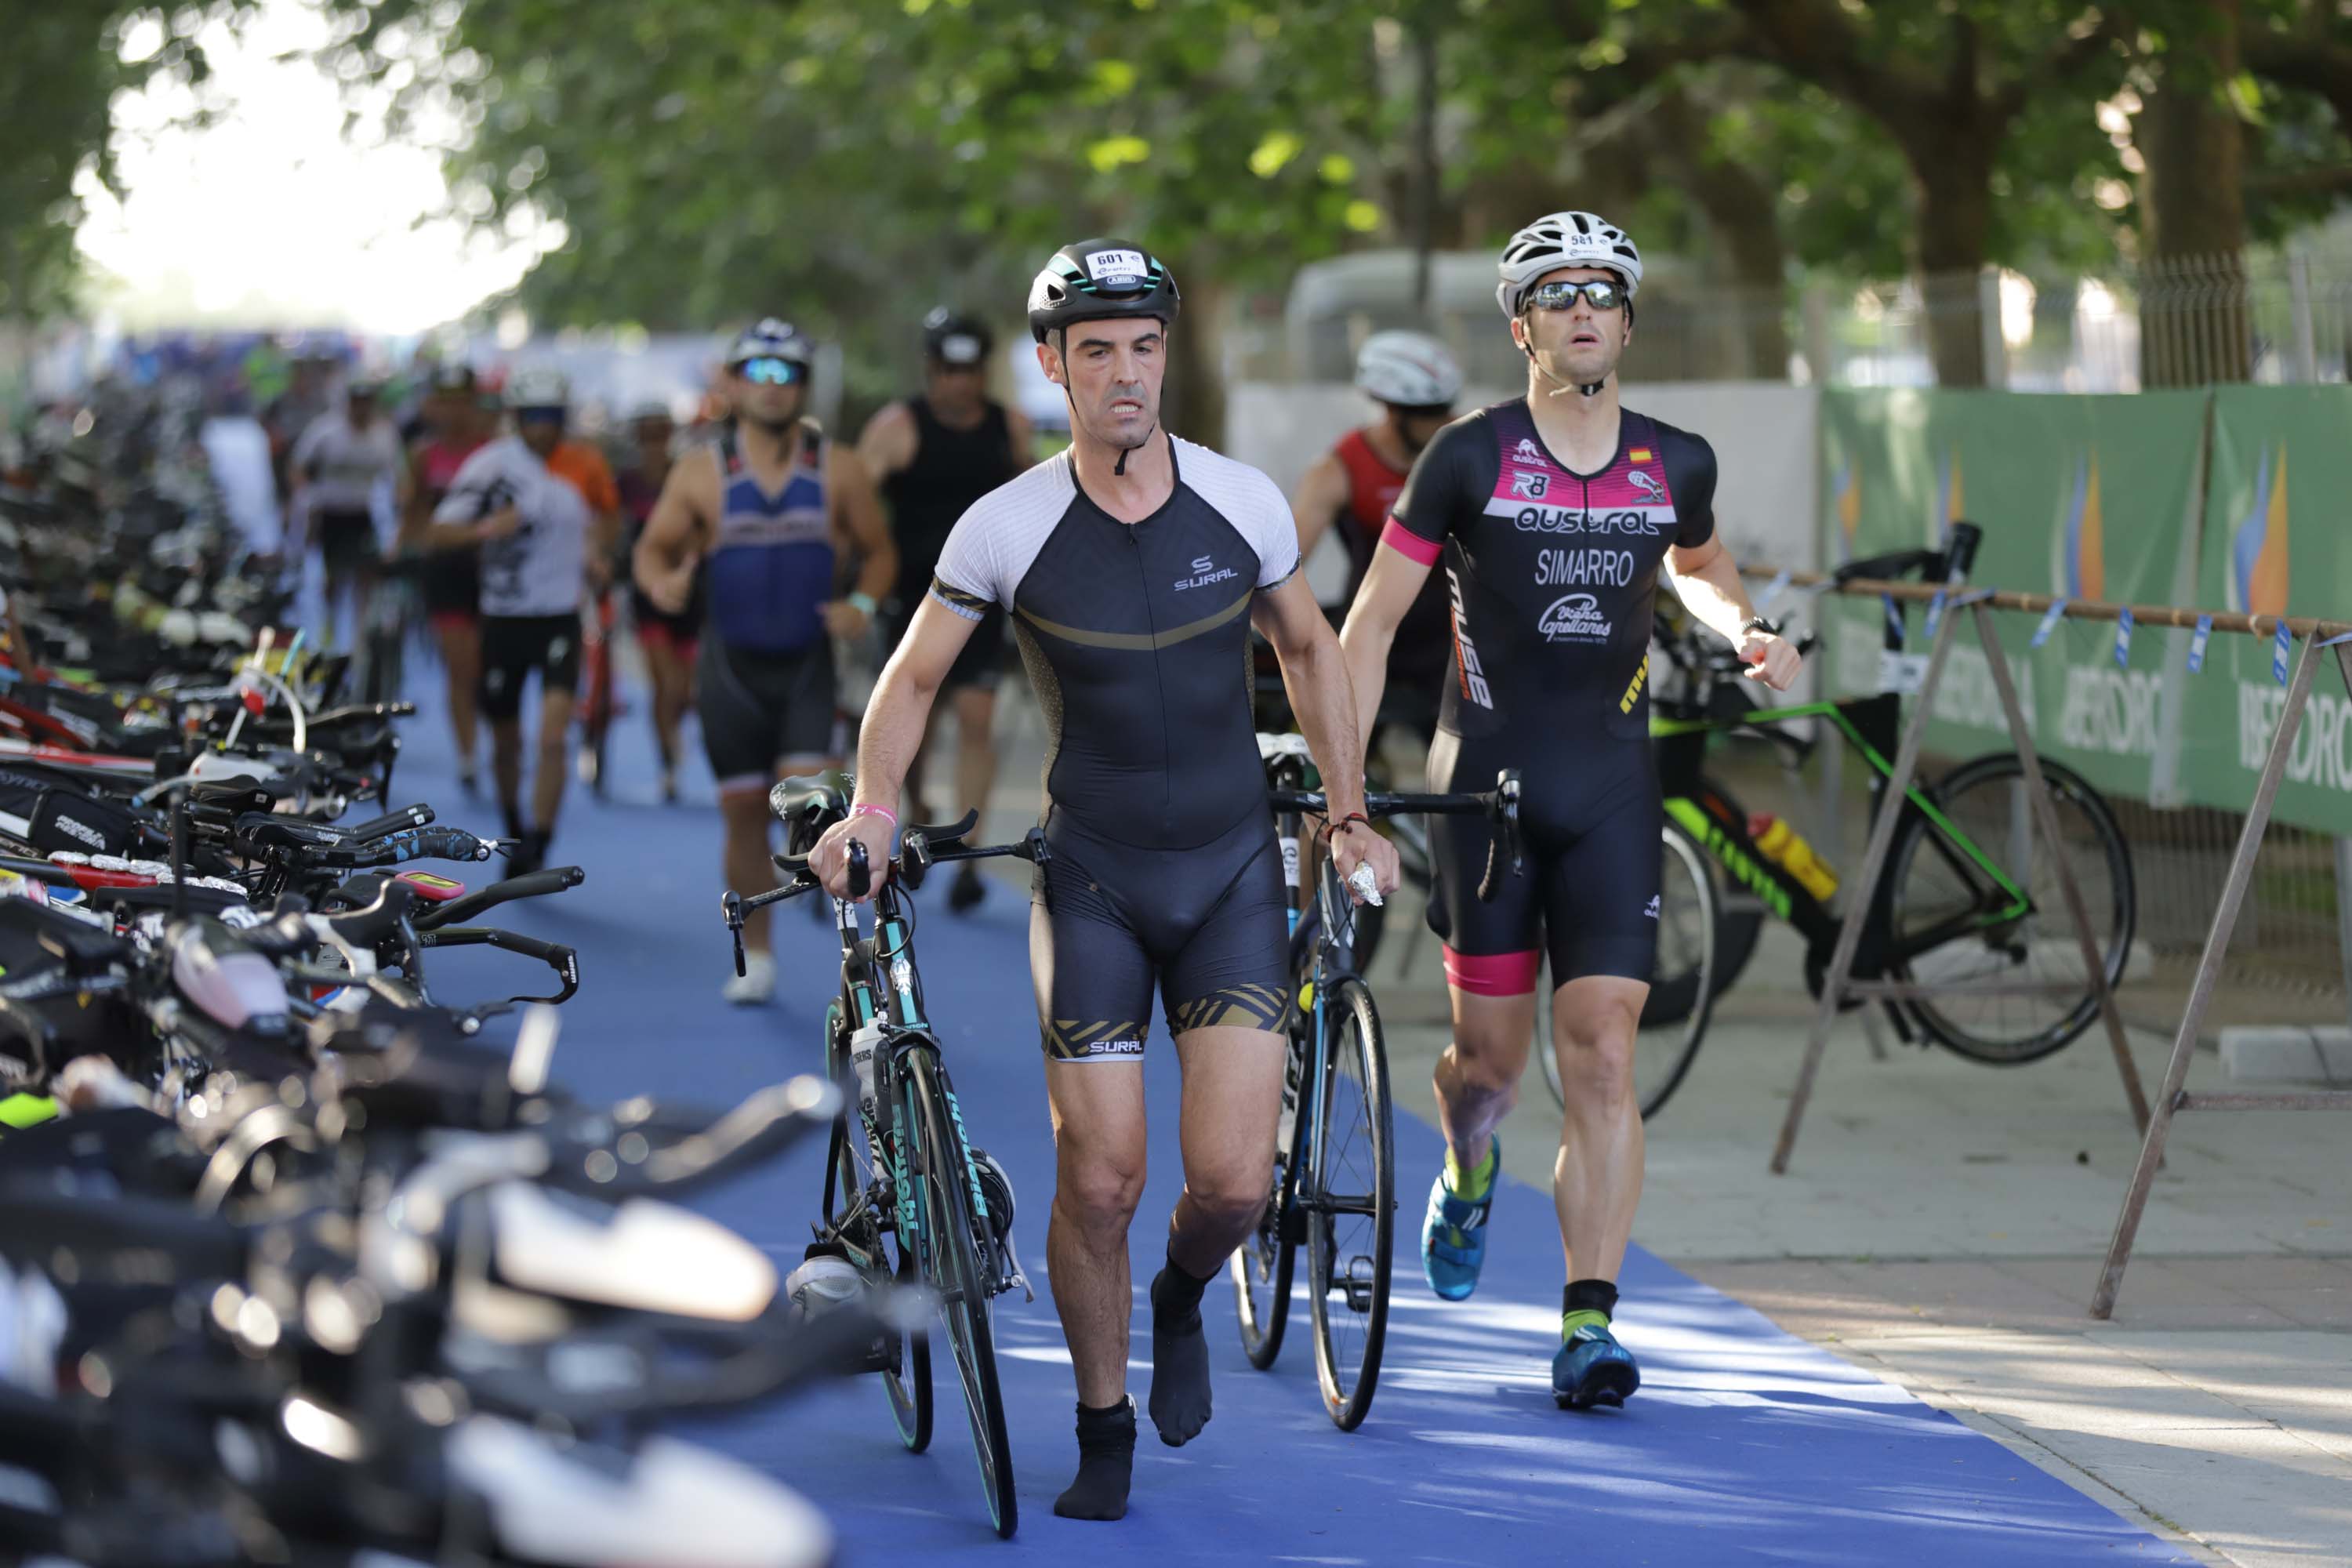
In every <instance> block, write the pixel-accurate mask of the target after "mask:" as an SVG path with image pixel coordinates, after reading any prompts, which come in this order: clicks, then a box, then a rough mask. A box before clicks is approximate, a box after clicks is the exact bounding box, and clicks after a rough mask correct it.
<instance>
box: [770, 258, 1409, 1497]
mask: <svg viewBox="0 0 2352 1568" xmlns="http://www.w3.org/2000/svg"><path fill="white" fill-rule="evenodd" d="M1176 311H1177V294H1176V280H1175V279H1173V278H1172V277H1171V276H1170V275H1169V271H1168V268H1166V267H1165V266H1164V265H1162V264H1161V263H1160V261H1159V260H1158V259H1157V258H1154V257H1152V256H1151V255H1150V254H1149V253H1148V252H1146V251H1145V250H1144V249H1143V248H1142V247H1139V246H1136V245H1131V244H1126V243H1122V242H1119V241H1116V240H1085V241H1081V242H1079V243H1077V244H1075V245H1067V246H1065V247H1062V248H1061V249H1060V250H1058V251H1056V252H1055V255H1054V257H1053V259H1052V260H1050V261H1049V262H1047V263H1046V265H1045V270H1044V271H1043V272H1041V273H1039V274H1038V275H1037V279H1036V282H1035V283H1034V285H1033V286H1032V288H1031V289H1030V294H1029V327H1030V331H1031V333H1032V335H1034V337H1035V338H1036V340H1037V363H1039V365H1040V366H1042V367H1043V368H1044V370H1045V374H1046V376H1047V377H1048V378H1049V379H1051V380H1052V381H1053V382H1055V384H1058V385H1059V386H1060V387H1061V388H1062V389H1063V392H1064V394H1065V395H1066V396H1067V398H1068V400H1069V405H1070V432H1071V437H1072V440H1071V445H1070V448H1069V450H1068V451H1066V452H1064V453H1063V454H1061V455H1060V456H1058V457H1056V458H1053V459H1051V460H1050V461H1047V462H1044V463H1040V464H1039V465H1037V466H1036V467H1035V468H1031V469H1029V470H1028V471H1027V472H1025V473H1024V474H1022V475H1021V476H1020V477H1018V478H1016V479H1013V480H1012V481H1011V482H1010V483H1008V484H1005V485H1003V486H1001V487H999V488H998V489H994V490H992V491H990V492H989V493H988V494H987V495H985V496H983V497H982V498H981V499H980V500H978V501H976V502H975V503H973V505H972V506H971V510H968V511H966V512H965V513H964V514H963V516H962V518H961V520H959V521H957V523H956V525H955V528H954V530H953V531H951V532H950V534H949V536H948V541H947V544H946V546H945V548H944V549H943V550H942V551H941V552H940V563H939V569H938V572H937V574H936V575H935V576H934V577H933V579H932V582H931V587H930V592H929V595H928V596H927V597H926V598H925V599H924V601H923V603H922V605H921V607H920V608H919V610H917V611H916V613H915V616H914V620H913V623H912V624H911V625H910V626H908V631H907V635H906V637H905V638H904V639H903V640H902V641H901V642H900V643H899V645H898V652H897V653H896V654H895V655H894V656H892V658H891V659H890V662H889V664H888V665H887V667H886V668H884V669H883V672H882V679H881V681H880V684H879V685H877V687H876V689H875V691H874V698H873V700H872V702H871V703H869V704H868V706H867V708H866V723H865V730H864V736H863V741H862V742H861V744H860V746H859V749H858V766H857V799H856V805H855V806H854V807H853V808H852V811H851V815H850V816H849V817H848V819H847V820H845V821H844V822H842V823H840V824H838V825H836V826H835V827H833V828H832V829H830V830H829V831H828V832H827V833H826V834H825V835H824V838H823V839H822V840H821V841H820V842H819V843H818V845H817V847H816V849H815V851H814V855H813V856H812V858H811V859H812V868H813V869H814V871H815V873H816V875H817V876H818V878H819V879H821V880H822V881H823V882H824V886H825V888H826V889H827V890H828V891H829V892H831V893H832V894H834V896H835V897H836V898H841V897H846V896H847V894H848V869H847V860H848V849H847V846H848V845H849V844H850V843H851V842H852V841H855V842H857V843H859V844H862V845H863V846H865V849H866V856H867V858H868V859H869V860H870V862H871V863H872V864H873V865H876V866H880V865H881V864H882V863H883V862H884V860H885V859H886V858H887V856H888V855H889V853H890V851H891V848H892V845H893V842H894V839H895V837H896V833H897V828H898V806H899V792H900V788H901V786H902V784H904V781H905V778H906V773H907V764H908V759H910V758H911V757H912V756H913V755H914V753H915V750H916V748H917V747H918V746H919V745H920V744H921V743H922V739H923V724H924V721H925V719H926V717H927V716H928V714H929V710H930V707H931V702H932V700H933V699H934V698H935V697H936V696H937V694H938V692H939V690H940V685H941V683H942V682H944V681H945V680H946V679H948V677H949V673H950V670H951V669H952V668H953V667H954V664H955V659H956V656H957V655H958V654H959V653H960V652H961V651H962V648H963V647H964V644H965V641H966V639H967V638H969V637H971V635H972V632H973V630H974V628H975V627H977V626H979V625H980V624H981V622H982V617H983V616H986V615H987V613H988V611H989V609H990V608H991V607H992V606H994V607H996V608H999V609H1001V610H1003V612H1004V616H1005V619H1006V621H1007V622H1008V623H1009V624H1010V625H1011V626H1012V628H1013V637H1014V639H1015V641H1016V642H1018V644H1019V645H1020V648H1021V655H1022V658H1023V661H1024V663H1025V664H1026V665H1027V667H1028V670H1029V678H1030V679H1031V681H1032V682H1033V683H1034V685H1035V687H1036V689H1037V693H1038V697H1039V700H1040V702H1041V703H1042V705H1043V706H1044V708H1045V717H1046V721H1047V724H1048V726H1049V729H1050V731H1051V743H1050V744H1049V746H1048V747H1047V750H1046V759H1047V760H1046V763H1045V795H1046V798H1047V804H1046V807H1045V837H1046V841H1047V843H1048V844H1049V845H1050V847H1052V849H1053V852H1054V853H1053V859H1052V861H1051V863H1050V864H1049V865H1047V866H1046V867H1045V868H1043V869H1042V870H1041V872H1040V874H1039V876H1038V879H1037V882H1036V887H1035V890H1034V894H1033V899H1032V908H1031V910H1030V921H1029V952H1030V965H1031V971H1032V975H1033V978H1034V981H1035V984H1036V993H1037V1021H1038V1027H1039V1031H1040V1033H1041V1034H1042V1036H1043V1037H1044V1043H1045V1058H1046V1061H1045V1088H1046V1092H1047V1094H1048V1096H1049V1097H1050V1099H1051V1100H1052V1105H1053V1118H1054V1142H1055V1192H1054V1208H1053V1220H1052V1225H1051V1228H1050V1229H1049V1231H1048V1232H1047V1235H1046V1242H1045V1245H1046V1251H1047V1255H1048V1257H1049V1258H1050V1260H1051V1264H1052V1272H1053V1283H1054V1303H1055V1307H1056V1309H1057V1310H1059V1311H1060V1313H1061V1317H1062V1328H1063V1331H1064V1333H1065V1334H1066V1336H1067V1337H1068V1340H1069V1345H1070V1362H1071V1365H1072V1367H1073V1368H1074V1369H1075V1371H1076V1374H1077V1384H1078V1474H1077V1479H1076V1480H1075V1481H1074V1482H1073V1483H1072V1484H1071V1486H1070V1488H1069V1489H1068V1490H1067V1491H1066V1492H1064V1493H1063V1494H1062V1496H1061V1498H1060V1499H1059V1500H1057V1501H1056V1502H1055V1505H1054V1511H1055V1513H1057V1514H1060V1515H1062V1516H1063V1517H1065V1518H1071V1519H1104V1520H1108V1519H1118V1518H1120V1517H1121V1516H1123V1515H1124V1514H1125V1513H1126V1511H1127V1497H1128V1485H1129V1477H1130V1474H1131V1472H1132V1469H1133V1466H1134V1460H1135V1430H1136V1423H1135V1406H1134V1404H1133V1402H1132V1401H1131V1400H1130V1399H1129V1397H1128V1394H1127V1355H1128V1321H1129V1315H1130V1311H1131V1296H1130V1288H1129V1277H1128V1247H1127V1233H1128V1226H1129V1221H1130V1220H1132V1219H1133V1217H1134V1215H1135V1209H1136V1205H1137V1204H1138V1203H1139V1201H1140V1200H1141V1198H1142V1194H1143V1172H1144V1142H1145V1138H1144V1125H1145V1123H1144V1104H1143V1050H1144V1036H1145V1021H1146V1019H1147V1018H1148V1017H1149V1016H1150V1010H1151V997H1152V993H1153V991H1154V989H1155V987H1156V989H1157V990H1158V992H1159V994H1160V1004H1161V1007H1162V1009H1163V1011H1164V1012H1165V1015H1166V1016H1167V1018H1168V1021H1169V1028H1170V1030H1171V1033H1172V1034H1173V1035H1174V1037H1175V1043H1176V1056H1177V1060H1178V1062H1179V1064H1180V1065H1181V1067H1182V1068H1183V1074H1184V1090H1183V1108H1182V1119H1181V1121H1182V1146H1183V1147H1182V1153H1183V1162H1184V1193H1183V1196H1182V1197H1181V1199H1179V1200H1178V1202H1177V1205H1176V1212H1175V1215H1174V1216H1173V1218H1172V1219H1171V1222H1170V1225H1169V1236H1168V1258H1167V1264H1166V1266H1165V1267H1164V1268H1161V1269H1160V1272H1159V1275H1158V1276H1157V1277H1156V1278H1155V1279H1153V1280H1152V1282H1151V1362H1152V1373H1151V1396H1150V1411H1151V1419H1152V1423H1153V1425H1154V1426H1156V1427H1158V1429H1159V1432H1160V1440H1161V1441H1162V1442H1164V1443H1167V1444H1170V1445H1171V1446H1174V1445H1181V1444H1183V1443H1186V1442H1189V1441H1191V1440H1192V1438H1193V1437H1195V1436H1198V1435H1199V1434H1200V1431H1201V1429H1202V1426H1205V1425H1206V1424H1207V1422H1208V1419H1209V1410H1210V1400H1209V1349H1208V1342H1207V1339H1206V1337H1205V1333H1204V1331H1203V1329H1202V1323H1201V1295H1202V1290H1203V1289H1205V1288H1206V1287H1207V1285H1208V1284H1209V1282H1210V1281H1211V1280H1212V1279H1214V1278H1215V1277H1216V1276H1217V1274H1218V1273H1219V1272H1220V1271H1221V1270H1222V1269H1223V1268H1224V1265H1225V1260H1226V1258H1228V1257H1229V1256H1230V1255H1231V1254H1232V1252H1233V1250H1234V1247H1235V1246H1237V1245H1238V1244H1239V1243H1240V1242H1241V1240H1242V1238H1243V1237H1245V1236H1246V1235H1248V1234H1249V1232H1250V1230H1251V1228H1252V1227H1253V1226H1255V1225H1256V1224H1257V1220H1258V1215H1260V1213H1261V1212H1263V1210H1264V1209H1265V1201H1266V1194H1267V1193H1268V1192H1270V1191H1271V1190H1272V1188H1273V1176H1274V1145H1275V1122H1276V1120H1277V1116H1278V1112H1279V1110H1280V1109H1281V1103H1282V1072H1283V1063H1284V1059H1285V1055H1286V1052H1285V1046H1284V1036H1283V1033H1282V1025H1283V1016H1284V1012H1285V1008H1286V994H1287V989H1288V984H1289V977H1288V975H1287V974H1286V973H1285V969H1286V958H1287V952H1288V946H1289V942H1288V930H1287V921H1286V910H1285V900H1286V889H1285V884H1284V879H1283V872H1282V856H1281V850H1280V847H1279V846H1278V844H1277V842H1276V837H1275V829H1274V814H1273V811H1272V808H1271V807H1270V805H1268V803H1267V800H1266V790H1265V770H1264V767H1263V765H1262V764H1261V763H1260V762H1259V760H1258V752H1257V741H1256V737H1255V725H1254V722H1253V719H1252V715H1251V709H1250V698H1251V692H1250V687H1249V670H1250V659H1249V647H1248V641H1249V631H1250V627H1251V626H1256V627H1257V628H1258V629H1259V630H1260V631H1262V632H1264V633H1265V637H1266V639H1267V641H1269V642H1271V643H1272V644H1273V645H1274V648H1275V651H1276V654H1277V655H1279V656H1280V658H1281V660H1282V668H1283V675H1284V679H1285V682H1286V685H1287V686H1288V688H1289V692H1290V700H1291V707H1292V709H1293V710H1294V711H1295V712H1297V715H1298V720H1299V725H1300V728H1301V729H1302V730H1303V731H1305V732H1306V735H1307V741H1308V742H1309V744H1310V745H1311V747H1312V748H1313V751H1314V753H1315V756H1316V758H1317V760H1318V762H1319V763H1321V764H1322V768H1323V777H1324V780H1325V783H1326V785H1327V787H1328V790H1329V794H1330V805H1331V817H1330V822H1329V824H1328V826H1327V827H1326V829H1325V835H1326V837H1328V839H1329V841H1330V845H1331V853H1332V855H1333V857H1334V859H1335V862H1336V864H1337V866H1338V868H1339V870H1340V872H1341V873H1342V874H1343V875H1353V874H1354V873H1356V872H1357V870H1358V869H1359V868H1369V869H1370V879H1371V881H1372V882H1373V883H1374V885H1375V886H1377V887H1378V888H1379V889H1380V890H1381V891H1383V892H1385V891H1387V890H1390V889H1393V888H1394V887H1395V886H1396V882H1397V869H1396V852H1395V851H1394V850H1393V849H1392V848H1391V847H1389V845H1388V843H1387V842H1386V841H1385V840H1384V839H1382V838H1381V837H1380V836H1379V835H1378V834H1375V833H1373V832H1372V831H1371V828H1370V824H1368V823H1367V822H1366V821H1365V819H1364V816H1363V787H1362V779H1363V746H1362V743H1361V741H1360V732H1359V731H1358V729H1357V723H1356V715H1355V709H1354V706H1353V703H1352V701H1351V699H1350V697H1349V690H1348V674H1347V670H1346V668H1345V667H1344V665H1343V663H1342V660H1341V657H1340V652H1339V641H1338V639H1337V638H1336V637H1333V636H1332V633H1331V629H1330V626H1329V625H1328V622H1326V621H1325V619H1324V617H1323V612H1322V611H1321V609H1320V608H1319V607H1318V605H1316V603H1315V596H1314V595H1313V594H1312V593H1310V592H1309V591H1308V590H1307V584H1306V582H1305V580H1304V579H1303V578H1302V577H1301V576H1300V575H1299V573H1298V534H1297V527H1296V526H1295V524H1294V523H1293V521H1292V520H1291V515H1290V508H1289V507H1288V505H1287V504H1286V502H1285V501H1284V500H1283V498H1282V492H1281V491H1279V490H1278V489H1276V488H1275V486H1274V482H1273V481H1272V480H1270V479H1267V478H1266V477H1265V475H1264V474H1262V473H1260V472H1258V471H1257V470H1256V469H1255V468H1249V467H1246V466H1245V465H1244V464H1241V463H1236V462H1234V461H1233V460H1232V459H1230V458H1223V457H1220V456H1218V455H1217V454H1216V453H1214V452H1212V451H1210V450H1209V449H1208V448H1206V447H1197V446H1194V445H1193V444H1192V443H1191V442H1189V441H1183V440H1179V439H1177V438H1176V437H1172V436H1170V435H1169V434H1168V433H1167V432H1165V431H1163V430H1161V429H1160V383H1161V379H1162V377H1163V375H1164V374H1165V373H1166V368H1167V351H1168V338H1169V333H1170V331H1171V328H1172V327H1173V325H1174V323H1175V320H1176Z"/></svg>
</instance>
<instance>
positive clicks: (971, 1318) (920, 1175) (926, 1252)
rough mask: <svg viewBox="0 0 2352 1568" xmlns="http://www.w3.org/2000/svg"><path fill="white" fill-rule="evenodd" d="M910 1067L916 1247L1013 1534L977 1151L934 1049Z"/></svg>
mask: <svg viewBox="0 0 2352 1568" xmlns="http://www.w3.org/2000/svg"><path fill="white" fill-rule="evenodd" d="M905 1065H906V1068H907V1069H908V1070H907V1073H906V1076H905V1078H904V1079H903V1081H904V1083H905V1085H906V1088H905V1090H904V1094H905V1101H904V1109H905V1112H906V1119H907V1127H908V1161H907V1164H908V1175H909V1179H910V1180H911V1181H913V1183H914V1184H915V1188H916V1202H915V1209H916V1216H917V1222H918V1224H919V1226H920V1227H921V1230H922V1235H921V1237H920V1239H919V1242H918V1243H917V1247H916V1251H917V1254H918V1256H919V1258H921V1260H922V1277H923V1281H924V1283H925V1284H927V1285H929V1287H930V1288H931V1289H932V1290H934V1291H936V1292H937V1293H938V1295H939V1298H940V1321H941V1322H942V1324H943V1325H944V1327H945V1328H946V1330H947V1339H948V1346H949V1349H950V1352H951V1354H952V1355H953V1356H954V1359H955V1368H956V1377H957V1380H958V1381H959V1382H960V1383H961V1384H962V1385H963V1403H964V1409H965V1411H966V1412H967V1413H968V1414H969V1415H971V1447H972V1455H973V1458H976V1459H977V1460H978V1461H979V1463H980V1484H981V1490H982V1494H983V1495H985V1496H986V1498H987V1500H988V1518H989V1522H990V1523H992V1524H993V1525H994V1526H995V1527H996V1533H997V1534H998V1535H1000V1536H1010V1535H1011V1534H1012V1533H1013V1528H1014V1526H1015V1524H1016V1523H1017V1509H1016V1503H1015V1500H1014V1497H1013V1449H1012V1446H1011V1445H1010V1444H1009V1443H1008V1442H1007V1441H1006V1440H1005V1436H1004V1394H1003V1389H1002V1388H1001V1387H1000V1386H999V1385H998V1383H997V1378H996V1342H995V1338H994V1336H993V1335H992V1332H991V1331H990V1329H989V1321H988V1286H987V1275H986V1274H985V1273H984V1272H983V1271H982V1268H981V1266H980V1236H981V1230H980V1227H981V1226H984V1225H985V1224H986V1223H987V1221H986V1220H984V1219H981V1218H978V1217H976V1216H977V1215H979V1214H980V1213H981V1211H980V1209H978V1208H977V1207H976V1206H975V1205H974V1201H973V1192H972V1184H973V1176H972V1168H971V1152H970V1151H969V1150H967V1149H966V1148H965V1147H964V1142H963V1130H962V1127H961V1123H960V1121H959V1119H958V1118H957V1117H956V1115H955V1113H954V1110H953V1109H952V1108H951V1107H950V1104H949V1101H948V1084H947V1072H946V1069H945V1068H942V1067H941V1066H940V1061H939V1058H938V1057H937V1056H935V1055H934V1054H933V1053H932V1052H931V1051H930V1050H929V1048H928V1047H918V1048H917V1049H915V1050H911V1051H909V1052H908V1053H907V1056H906V1058H905Z"/></svg>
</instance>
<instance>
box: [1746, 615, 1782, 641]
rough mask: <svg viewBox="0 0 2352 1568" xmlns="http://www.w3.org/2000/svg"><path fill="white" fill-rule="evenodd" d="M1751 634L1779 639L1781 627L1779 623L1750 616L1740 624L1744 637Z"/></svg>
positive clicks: (1761, 617)
mask: <svg viewBox="0 0 2352 1568" xmlns="http://www.w3.org/2000/svg"><path fill="white" fill-rule="evenodd" d="M1749 632H1762V633H1763V634H1764V635H1765V636H1766V637H1779V636H1780V623H1779V622H1777V621H1768V620H1766V619H1765V618H1764V617H1763V616H1748V619H1747V620H1745V621H1743V622H1742V623H1740V627H1739V633H1740V635H1741V636H1742V637H1745V636H1747V635H1748V633H1749Z"/></svg>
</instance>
